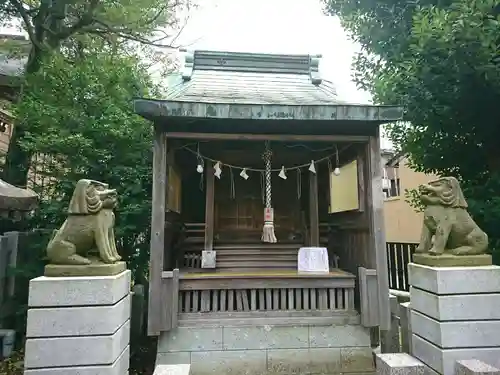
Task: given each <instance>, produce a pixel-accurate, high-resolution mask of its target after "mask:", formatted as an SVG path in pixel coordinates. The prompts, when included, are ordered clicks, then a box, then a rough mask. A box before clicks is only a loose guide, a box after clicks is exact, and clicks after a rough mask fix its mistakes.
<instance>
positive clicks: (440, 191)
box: [416, 177, 488, 255]
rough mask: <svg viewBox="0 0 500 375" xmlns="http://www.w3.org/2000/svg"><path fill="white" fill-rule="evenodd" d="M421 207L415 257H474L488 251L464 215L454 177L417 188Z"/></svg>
mask: <svg viewBox="0 0 500 375" xmlns="http://www.w3.org/2000/svg"><path fill="white" fill-rule="evenodd" d="M419 193H420V200H421V202H422V203H423V204H424V206H425V211H424V225H423V229H422V237H421V239H420V244H419V245H418V247H417V249H416V252H417V253H428V254H431V255H441V254H445V253H446V254H452V255H478V254H484V253H485V252H486V250H487V248H488V235H487V234H486V233H484V232H483V231H482V230H481V228H479V227H478V225H477V224H476V223H475V222H474V220H473V219H472V218H471V217H470V215H469V213H468V212H467V202H466V201H465V198H464V195H463V193H462V189H461V188H460V184H459V182H458V180H457V179H456V178H454V177H443V178H439V179H437V180H434V181H431V182H429V183H428V184H425V185H421V186H420V187H419Z"/></svg>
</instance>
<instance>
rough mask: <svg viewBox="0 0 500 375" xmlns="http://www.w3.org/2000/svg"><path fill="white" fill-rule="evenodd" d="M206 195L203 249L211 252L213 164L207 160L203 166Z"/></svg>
mask: <svg viewBox="0 0 500 375" xmlns="http://www.w3.org/2000/svg"><path fill="white" fill-rule="evenodd" d="M205 175H206V176H207V181H206V184H207V185H206V187H205V189H206V194H205V249H204V250H208V251H212V250H213V244H214V220H215V218H214V204H215V202H214V198H215V194H214V193H215V176H214V173H213V163H212V162H211V161H210V160H207V163H206V165H205Z"/></svg>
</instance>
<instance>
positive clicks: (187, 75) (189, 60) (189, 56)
mask: <svg viewBox="0 0 500 375" xmlns="http://www.w3.org/2000/svg"><path fill="white" fill-rule="evenodd" d="M181 52H185V55H184V66H183V68H182V80H183V81H190V80H191V76H192V75H193V69H194V52H193V51H187V50H184V49H183V50H181Z"/></svg>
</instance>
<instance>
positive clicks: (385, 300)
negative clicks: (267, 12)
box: [367, 129, 393, 353]
mask: <svg viewBox="0 0 500 375" xmlns="http://www.w3.org/2000/svg"><path fill="white" fill-rule="evenodd" d="M367 154H368V155H369V159H368V169H369V174H368V176H369V181H368V184H369V185H368V191H369V198H370V199H368V206H369V209H368V211H369V218H370V222H369V225H370V237H371V238H370V239H371V242H372V245H373V246H370V247H369V249H367V251H370V250H374V251H372V253H374V254H375V268H376V270H377V284H378V300H379V304H378V307H379V329H380V350H381V352H382V353H389V352H390V351H391V349H392V347H393V343H392V342H391V341H392V338H391V334H390V329H391V310H390V303H389V276H388V273H389V272H388V269H387V251H386V243H385V228H384V215H383V207H384V195H383V191H382V162H381V155H380V131H379V130H378V129H377V132H376V134H375V135H374V136H372V137H370V141H369V144H368V148H367Z"/></svg>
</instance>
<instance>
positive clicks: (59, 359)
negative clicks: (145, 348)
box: [24, 321, 130, 369]
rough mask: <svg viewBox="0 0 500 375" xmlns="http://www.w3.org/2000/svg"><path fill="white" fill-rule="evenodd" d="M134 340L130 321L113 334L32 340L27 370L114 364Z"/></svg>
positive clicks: (28, 353) (30, 341) (27, 354)
mask: <svg viewBox="0 0 500 375" xmlns="http://www.w3.org/2000/svg"><path fill="white" fill-rule="evenodd" d="M129 341H130V321H127V322H126V323H125V324H124V325H123V326H122V327H120V329H119V330H118V331H117V332H116V333H114V334H113V335H107V336H77V337H52V338H37V339H28V340H27V341H26V354H25V363H24V367H25V368H26V369H31V368H46V367H61V366H93V365H110V364H112V363H113V362H115V361H116V359H117V358H118V357H119V356H120V354H121V353H122V352H123V350H125V348H126V347H127V345H128V344H129Z"/></svg>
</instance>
